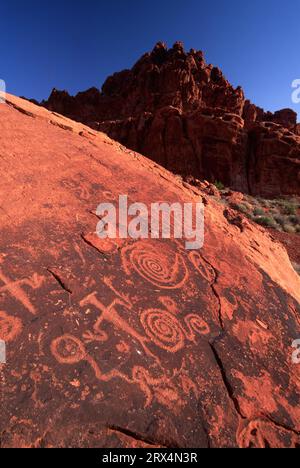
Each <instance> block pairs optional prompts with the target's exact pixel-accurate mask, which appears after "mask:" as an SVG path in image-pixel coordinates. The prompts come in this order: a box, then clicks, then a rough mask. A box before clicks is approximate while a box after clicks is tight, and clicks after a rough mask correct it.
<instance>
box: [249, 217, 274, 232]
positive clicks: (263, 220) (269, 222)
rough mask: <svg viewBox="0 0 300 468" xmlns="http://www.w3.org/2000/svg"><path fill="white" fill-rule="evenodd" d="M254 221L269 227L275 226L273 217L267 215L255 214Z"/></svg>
mask: <svg viewBox="0 0 300 468" xmlns="http://www.w3.org/2000/svg"><path fill="white" fill-rule="evenodd" d="M254 221H255V222H256V223H257V224H260V226H265V227H269V228H274V229H275V228H276V227H277V224H276V222H275V220H274V219H273V218H268V217H267V216H256V217H255V218H254Z"/></svg>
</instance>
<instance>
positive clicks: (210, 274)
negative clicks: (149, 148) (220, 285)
mask: <svg viewBox="0 0 300 468" xmlns="http://www.w3.org/2000/svg"><path fill="white" fill-rule="evenodd" d="M189 259H190V261H191V262H192V264H193V265H194V267H195V269H196V270H197V271H198V273H200V275H201V276H202V277H203V278H204V279H205V280H207V281H208V282H209V283H210V284H212V283H213V282H214V281H215V272H214V270H213V268H212V267H211V266H210V265H209V264H208V263H207V262H205V260H204V259H203V258H202V256H201V254H200V253H199V252H196V251H193V252H190V254H189Z"/></svg>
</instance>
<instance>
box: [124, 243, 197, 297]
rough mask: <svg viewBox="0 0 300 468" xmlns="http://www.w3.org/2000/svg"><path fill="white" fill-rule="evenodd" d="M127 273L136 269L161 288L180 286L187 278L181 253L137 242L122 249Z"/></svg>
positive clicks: (176, 287) (143, 276)
mask: <svg viewBox="0 0 300 468" xmlns="http://www.w3.org/2000/svg"><path fill="white" fill-rule="evenodd" d="M122 258H123V265H124V268H125V271H126V273H127V274H131V272H132V271H136V272H137V273H138V274H139V275H140V276H141V277H142V278H144V279H145V280H147V281H149V282H150V283H152V284H153V285H154V286H157V287H159V288H162V289H178V288H181V287H182V286H183V285H184V283H185V282H186V280H187V278H188V270H187V266H186V264H185V261H184V259H183V257H182V255H181V254H179V253H175V252H174V251H172V250H171V249H170V248H167V247H166V248H162V249H161V250H159V249H158V248H155V247H154V246H153V244H151V243H147V242H139V243H136V244H134V245H131V246H127V247H125V248H124V249H123V251H122Z"/></svg>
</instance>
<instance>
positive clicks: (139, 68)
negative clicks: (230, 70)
mask: <svg viewBox="0 0 300 468" xmlns="http://www.w3.org/2000/svg"><path fill="white" fill-rule="evenodd" d="M43 105H45V106H46V107H47V108H48V109H50V110H54V111H56V112H60V113H62V114H64V115H67V116H68V117H70V118H72V119H74V120H78V121H81V122H84V123H85V124H87V125H90V126H91V127H93V128H94V129H97V130H101V131H103V132H105V133H107V134H108V135H109V136H110V137H112V138H114V139H116V140H118V141H120V142H121V143H122V144H124V145H125V146H127V147H128V148H131V149H133V150H135V151H139V152H140V153H142V154H145V155H147V156H148V157H150V158H151V159H153V160H154V161H156V162H158V163H159V164H162V165H163V166H165V167H166V168H168V169H170V170H172V171H173V172H175V173H179V174H181V175H183V176H190V175H192V176H194V177H196V178H198V179H203V178H205V179H208V180H209V181H212V182H214V181H216V180H218V181H222V182H223V183H224V184H225V185H227V186H230V187H232V188H233V189H235V190H239V191H244V192H250V193H251V194H253V195H261V196H277V195H282V194H284V195H291V194H300V184H299V177H300V175H299V174H300V161H299V159H300V140H299V138H298V136H297V135H296V133H298V130H297V129H296V120H297V116H296V113H295V112H293V111H292V110H290V109H283V110H281V111H278V112H276V113H275V114H272V113H270V112H267V113H266V112H264V111H263V109H260V108H258V107H256V106H255V105H254V104H251V103H250V102H249V101H245V98H244V94H243V91H242V89H241V88H240V87H238V88H236V89H234V88H233V87H232V86H231V85H230V83H229V82H228V81H227V80H226V79H225V78H224V76H223V74H222V72H221V71H220V70H219V69H218V68H216V67H213V66H212V65H207V64H206V63H205V60H204V57H203V54H202V52H199V51H195V50H191V51H190V52H188V53H185V51H184V48H183V45H182V43H180V42H178V43H176V44H175V45H174V46H173V47H172V48H171V49H169V50H168V49H167V47H166V46H165V44H163V43H158V44H157V45H156V46H155V48H154V50H153V51H152V52H151V53H147V54H145V55H144V56H143V57H142V58H141V59H140V60H139V61H138V62H137V63H136V65H135V66H134V67H133V68H132V70H125V71H123V72H120V73H115V74H114V75H113V76H111V77H109V78H108V79H107V81H106V82H105V83H104V85H103V88H102V92H100V91H98V90H97V89H95V88H92V89H90V90H88V91H86V92H85V93H79V94H78V95H77V96H75V97H72V96H69V94H68V93H66V92H65V91H63V92H60V91H57V90H54V91H53V92H52V94H51V96H50V98H49V100H48V101H47V102H44V103H43ZM264 122H268V125H265V124H264ZM271 123H274V124H277V125H278V126H276V125H274V126H273V125H271Z"/></svg>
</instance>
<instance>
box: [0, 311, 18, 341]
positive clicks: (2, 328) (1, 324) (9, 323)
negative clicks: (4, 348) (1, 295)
mask: <svg viewBox="0 0 300 468" xmlns="http://www.w3.org/2000/svg"><path fill="white" fill-rule="evenodd" d="M22 328H23V324H22V321H21V320H20V319H19V318H17V317H12V316H10V315H8V314H7V313H6V312H4V311H0V340H3V341H5V342H6V343H9V342H10V341H14V340H15V339H16V338H17V337H18V336H19V334H20V333H21V331H22Z"/></svg>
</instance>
